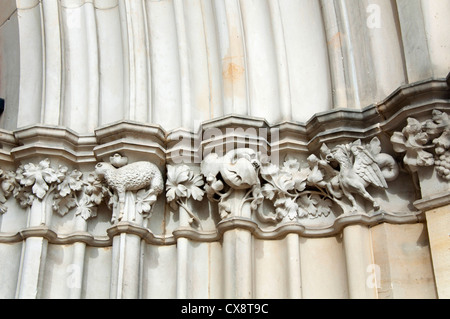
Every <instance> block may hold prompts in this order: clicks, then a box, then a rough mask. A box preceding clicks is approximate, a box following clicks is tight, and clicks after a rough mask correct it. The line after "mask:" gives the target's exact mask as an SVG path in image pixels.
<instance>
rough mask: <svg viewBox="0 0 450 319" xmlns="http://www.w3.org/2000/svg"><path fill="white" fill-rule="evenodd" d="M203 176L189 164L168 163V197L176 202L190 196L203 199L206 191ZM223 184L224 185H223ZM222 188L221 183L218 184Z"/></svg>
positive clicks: (170, 200)
mask: <svg viewBox="0 0 450 319" xmlns="http://www.w3.org/2000/svg"><path fill="white" fill-rule="evenodd" d="M203 185H204V181H203V176H202V175H200V174H194V172H193V171H192V170H191V169H190V168H189V166H187V165H177V166H173V165H167V181H166V198H167V201H168V202H174V201H176V200H178V199H180V198H186V199H188V198H190V197H192V198H193V199H194V200H197V201H201V200H202V199H203V195H204V191H203V190H202V189H201V188H200V187H202V186H203ZM222 186H223V185H222ZM217 187H218V188H220V185H217Z"/></svg>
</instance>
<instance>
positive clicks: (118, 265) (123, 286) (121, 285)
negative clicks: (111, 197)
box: [110, 192, 142, 299]
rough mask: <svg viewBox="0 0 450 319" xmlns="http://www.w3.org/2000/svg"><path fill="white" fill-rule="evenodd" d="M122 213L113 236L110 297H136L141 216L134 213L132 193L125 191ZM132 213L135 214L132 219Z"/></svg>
mask: <svg viewBox="0 0 450 319" xmlns="http://www.w3.org/2000/svg"><path fill="white" fill-rule="evenodd" d="M125 197H126V200H125V205H124V208H123V210H124V215H123V216H122V218H121V220H120V221H119V222H118V223H117V225H116V226H114V228H115V232H114V238H113V253H112V263H113V267H112V278H111V290H110V298H112V299H137V298H139V286H140V260H141V258H140V254H141V237H140V236H139V235H138V234H137V233H139V230H140V229H141V227H139V226H138V225H141V224H142V216H141V215H139V214H136V207H135V206H136V205H135V202H134V194H133V193H132V192H127V193H126V196H125ZM133 215H136V216H135V218H134V219H133Z"/></svg>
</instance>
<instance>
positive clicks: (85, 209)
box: [75, 195, 97, 220]
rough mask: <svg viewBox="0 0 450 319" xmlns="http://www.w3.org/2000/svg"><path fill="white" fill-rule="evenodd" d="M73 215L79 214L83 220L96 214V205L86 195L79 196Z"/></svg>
mask: <svg viewBox="0 0 450 319" xmlns="http://www.w3.org/2000/svg"><path fill="white" fill-rule="evenodd" d="M75 216H81V217H82V218H83V219H84V220H88V219H89V218H92V217H95V216H97V207H96V206H94V204H93V202H92V201H91V200H90V198H89V196H88V195H85V196H83V197H82V198H81V200H80V202H79V203H78V207H77V209H76V211H75Z"/></svg>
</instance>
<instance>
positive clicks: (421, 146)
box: [391, 110, 450, 181]
mask: <svg viewBox="0 0 450 319" xmlns="http://www.w3.org/2000/svg"><path fill="white" fill-rule="evenodd" d="M391 142H392V144H393V146H394V150H395V151H396V152H398V153H405V155H404V157H403V162H404V163H405V164H406V165H407V167H409V168H410V170H411V171H412V172H416V171H417V169H418V168H419V167H426V166H434V168H435V169H436V172H437V174H438V176H440V177H441V178H443V179H444V180H445V181H450V119H449V115H448V114H447V113H445V112H441V111H439V110H433V111H432V116H431V118H430V119H428V120H425V121H423V122H420V121H418V120H417V119H415V118H412V117H410V118H408V119H407V125H406V126H405V127H404V128H403V129H402V131H401V132H394V134H393V135H392V137H391Z"/></svg>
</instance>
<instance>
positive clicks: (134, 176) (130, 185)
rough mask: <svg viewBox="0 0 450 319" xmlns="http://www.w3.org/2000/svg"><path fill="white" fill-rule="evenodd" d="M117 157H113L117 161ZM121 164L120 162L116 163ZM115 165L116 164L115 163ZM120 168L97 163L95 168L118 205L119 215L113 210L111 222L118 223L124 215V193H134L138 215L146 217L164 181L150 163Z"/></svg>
mask: <svg viewBox="0 0 450 319" xmlns="http://www.w3.org/2000/svg"><path fill="white" fill-rule="evenodd" d="M118 158H119V156H116V157H115V160H117V161H118ZM118 162H121V161H118ZM116 163H117V162H116ZM119 166H120V167H116V166H114V165H113V164H111V163H106V162H102V163H98V164H97V165H96V166H95V172H96V174H97V175H98V176H99V177H100V178H101V179H103V180H105V182H106V184H107V185H108V186H109V187H111V189H112V190H113V192H114V194H113V201H114V202H117V203H118V205H119V215H118V216H116V213H115V211H116V210H115V209H113V221H120V220H121V219H122V217H123V214H124V206H125V195H126V192H128V191H132V192H137V193H136V201H137V205H136V206H137V210H138V213H140V214H142V215H143V216H144V217H148V216H149V214H150V212H151V208H152V205H153V204H154V203H155V202H156V199H157V197H158V195H159V194H160V193H162V191H163V190H164V181H163V178H162V175H161V172H160V171H159V169H158V167H157V166H156V165H155V164H153V163H150V162H144V161H140V162H135V163H131V164H127V165H124V163H123V162H122V163H121V165H119Z"/></svg>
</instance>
